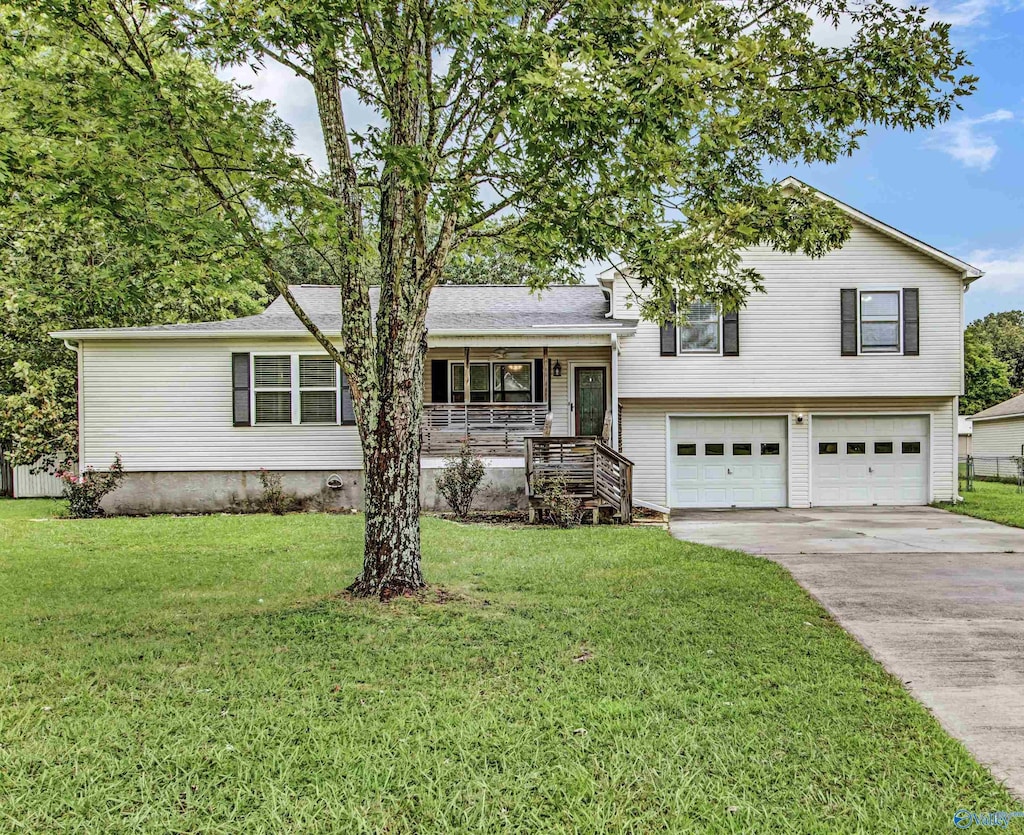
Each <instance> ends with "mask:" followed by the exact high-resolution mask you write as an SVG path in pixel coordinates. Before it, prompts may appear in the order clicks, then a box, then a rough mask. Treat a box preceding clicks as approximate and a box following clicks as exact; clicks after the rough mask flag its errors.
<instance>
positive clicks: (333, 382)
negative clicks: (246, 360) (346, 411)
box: [252, 354, 342, 425]
mask: <svg viewBox="0 0 1024 835" xmlns="http://www.w3.org/2000/svg"><path fill="white" fill-rule="evenodd" d="M252 389H253V406H254V409H253V414H254V416H255V423H256V424H257V425H262V424H283V423H296V424H298V423H335V424H336V423H339V422H341V408H342V397H341V394H342V386H341V369H339V368H338V364H337V363H336V362H335V361H334V360H333V359H331V357H328V356H323V355H318V354H314V355H306V354H279V355H273V356H271V355H262V354H256V355H254V356H253V357H252Z"/></svg>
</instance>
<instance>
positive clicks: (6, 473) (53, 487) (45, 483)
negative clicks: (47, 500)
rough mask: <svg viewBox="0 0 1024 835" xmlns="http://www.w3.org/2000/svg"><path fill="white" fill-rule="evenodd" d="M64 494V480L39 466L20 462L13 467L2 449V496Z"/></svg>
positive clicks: (25, 496) (52, 495)
mask: <svg viewBox="0 0 1024 835" xmlns="http://www.w3.org/2000/svg"><path fill="white" fill-rule="evenodd" d="M63 495H64V482H63V481H61V480H60V479H59V478H57V477H56V476H54V475H52V474H51V473H50V472H48V471H46V470H43V469H39V468H38V466H33V465H29V464H19V465H18V466H16V467H12V466H11V464H10V462H9V461H8V460H7V456H6V453H5V452H4V451H3V450H2V449H0V496H10V497H11V498H14V499H35V498H44V497H55V496H63Z"/></svg>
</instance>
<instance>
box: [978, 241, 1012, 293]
mask: <svg viewBox="0 0 1024 835" xmlns="http://www.w3.org/2000/svg"><path fill="white" fill-rule="evenodd" d="M967 260H968V262H969V263H971V264H973V265H974V266H975V267H977V268H978V269H980V270H984V271H985V277H984V278H982V279H981V282H980V284H979V285H978V286H979V287H981V288H983V289H985V290H992V291H994V292H996V293H1020V292H1022V291H1024V247H1021V248H1019V249H1004V250H999V249H976V250H974V251H973V252H972V253H971V254H970V255H969V256H968V257H967Z"/></svg>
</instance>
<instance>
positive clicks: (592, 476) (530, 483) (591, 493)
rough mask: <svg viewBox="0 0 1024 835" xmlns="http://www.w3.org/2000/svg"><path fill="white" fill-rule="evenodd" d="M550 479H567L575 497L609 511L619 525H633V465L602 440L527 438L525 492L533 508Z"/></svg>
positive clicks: (567, 483)
mask: <svg viewBox="0 0 1024 835" xmlns="http://www.w3.org/2000/svg"><path fill="white" fill-rule="evenodd" d="M551 476H559V477H561V478H564V479H565V481H566V485H567V486H568V488H569V490H570V491H571V492H572V494H573V495H574V496H577V497H579V498H580V499H583V500H584V501H586V502H590V503H593V504H594V505H595V507H596V506H599V505H604V506H606V507H610V508H611V510H612V515H613V516H614V517H616V518H617V519H618V520H619V521H620V522H622V523H624V524H628V523H629V522H631V521H632V519H633V462H632V461H630V460H629V459H628V458H626V457H625V456H623V455H620V454H619V453H618V452H616V451H615V450H613V449H612V448H611V447H610V446H608V445H607V444H605V443H603V442H602V441H601V440H600V439H598V438H576V437H543V436H535V437H528V438H526V490H527V496H528V498H529V499H530V503H531V505H535V504H537V502H538V496H539V493H540V490H541V488H542V486H543V484H544V481H545V479H547V478H550V477H551ZM595 512H596V511H595ZM595 518H596V517H595Z"/></svg>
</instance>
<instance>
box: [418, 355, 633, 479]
mask: <svg viewBox="0 0 1024 835" xmlns="http://www.w3.org/2000/svg"><path fill="white" fill-rule="evenodd" d="M604 341H605V344H604V345H599V344H598V345H566V344H564V343H559V342H556V343H555V344H547V345H535V346H516V345H512V346H505V345H487V344H485V345H463V346H461V347H447V346H445V347H437V348H430V349H429V350H428V353H427V361H426V364H425V369H424V392H425V393H426V395H427V397H428V398H429V399H428V400H427V402H426V403H425V404H424V415H423V426H422V447H421V455H422V456H424V457H431V456H433V457H438V456H441V457H443V456H447V455H451V454H453V453H455V452H457V451H458V450H459V449H460V447H461V446H462V444H463V443H466V442H468V444H469V446H470V448H471V449H472V450H473V451H475V452H476V453H477V454H479V455H481V456H484V457H489V458H503V459H509V458H513V459H520V458H523V457H524V456H525V451H526V438H527V437H530V436H538V435H548V436H550V435H556V436H561V437H589V438H600V439H602V440H603V441H604V442H605V443H606V444H608V445H609V446H613V447H617V443H616V439H617V431H616V424H617V415H616V411H617V410H616V409H615V408H614V405H613V404H614V402H615V386H614V365H615V363H614V357H613V349H612V346H611V345H610V344H608V341H607V337H605V339H604ZM466 369H469V373H466Z"/></svg>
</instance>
